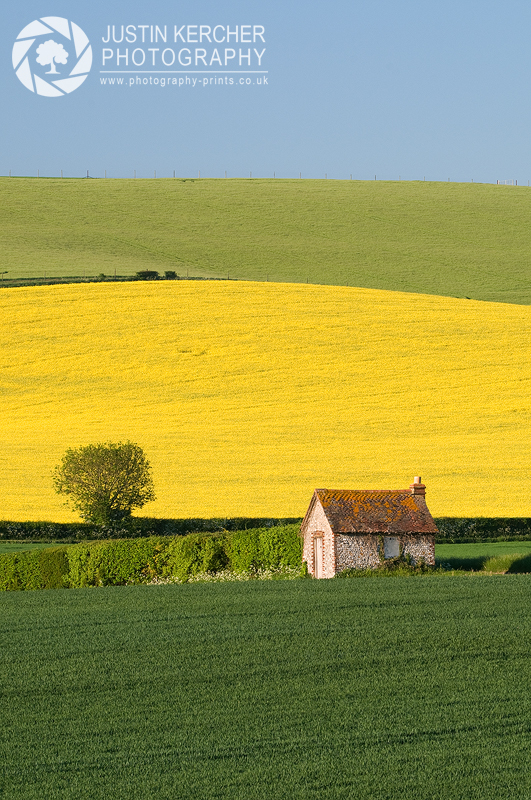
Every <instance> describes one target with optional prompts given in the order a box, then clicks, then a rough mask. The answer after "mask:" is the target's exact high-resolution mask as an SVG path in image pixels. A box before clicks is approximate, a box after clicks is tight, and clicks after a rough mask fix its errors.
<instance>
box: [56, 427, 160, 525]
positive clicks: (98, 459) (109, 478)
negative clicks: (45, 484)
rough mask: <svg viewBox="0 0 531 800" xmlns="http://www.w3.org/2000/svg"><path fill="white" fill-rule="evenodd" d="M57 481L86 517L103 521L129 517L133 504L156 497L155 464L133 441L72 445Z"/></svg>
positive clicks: (58, 488)
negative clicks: (153, 466)
mask: <svg viewBox="0 0 531 800" xmlns="http://www.w3.org/2000/svg"><path fill="white" fill-rule="evenodd" d="M53 482H54V486H55V490H56V491H57V492H58V493H59V494H65V495H68V500H67V503H69V504H70V505H72V506H73V507H74V509H75V510H76V511H78V512H79V513H80V515H81V516H82V517H83V519H86V520H87V521H89V522H95V523H98V524H100V525H106V524H111V523H113V522H120V521H122V520H125V519H128V518H129V517H130V516H131V512H132V510H133V508H142V506H143V505H145V504H146V503H148V502H149V501H151V500H154V499H155V491H154V487H153V478H152V477H151V465H150V463H149V461H148V460H147V458H146V456H145V455H144V451H143V450H142V448H141V447H140V446H139V445H137V444H134V443H133V442H118V443H117V444H113V443H112V442H108V443H107V444H89V445H87V446H86V447H78V448H75V449H74V448H71V449H69V450H67V451H66V453H65V454H64V456H63V460H62V462H61V464H59V466H57V467H56V468H55V470H54V473H53Z"/></svg>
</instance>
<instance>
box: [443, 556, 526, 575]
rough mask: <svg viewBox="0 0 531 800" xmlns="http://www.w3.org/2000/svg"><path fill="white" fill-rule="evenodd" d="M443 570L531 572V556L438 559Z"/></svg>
mask: <svg viewBox="0 0 531 800" xmlns="http://www.w3.org/2000/svg"><path fill="white" fill-rule="evenodd" d="M435 561H436V564H437V566H438V567H442V568H443V569H448V570H450V569H453V570H464V571H465V572H500V573H511V574H514V573H524V572H531V554H529V553H527V554H526V553H506V554H503V555H499V556H475V557H472V558H446V559H442V558H441V559H436V560H435Z"/></svg>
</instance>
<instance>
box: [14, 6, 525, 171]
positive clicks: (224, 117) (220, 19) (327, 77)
mask: <svg viewBox="0 0 531 800" xmlns="http://www.w3.org/2000/svg"><path fill="white" fill-rule="evenodd" d="M2 15H3V23H4V24H3V25H2V29H1V60H0V64H1V69H0V91H1V97H2V116H3V120H2V128H1V133H0V145H1V146H0V174H2V175H7V174H8V173H9V171H10V170H11V171H12V174H13V175H36V174H37V170H39V171H40V174H41V175H51V176H53V175H59V174H60V171H61V170H63V172H64V175H65V176H82V175H86V171H87V170H89V171H90V174H91V175H92V176H94V177H100V176H101V177H103V175H104V172H105V170H107V175H108V177H133V175H134V171H135V170H136V175H137V177H139V178H140V177H153V174H154V171H155V170H156V171H157V177H166V176H168V177H170V176H172V175H173V171H174V170H175V171H176V174H177V175H178V176H197V174H198V172H199V171H200V172H201V176H202V177H223V176H224V175H225V171H226V172H227V175H228V176H229V177H248V176H249V174H250V173H251V172H252V175H253V177H273V174H274V173H275V174H276V176H277V177H286V178H289V177H299V173H301V174H302V177H305V178H324V177H325V174H326V175H327V176H328V178H336V179H343V178H349V177H350V175H351V174H352V176H353V177H354V178H361V179H374V176H375V175H377V177H378V178H379V179H388V180H398V179H399V177H400V178H401V179H402V180H422V179H423V178H424V177H425V178H426V180H443V181H446V180H448V179H450V180H451V181H470V180H474V181H478V182H493V183H495V182H496V180H497V179H500V180H506V179H513V178H516V179H518V182H519V183H525V184H527V181H528V180H529V179H531V157H530V147H529V137H530V128H531V126H530V122H531V119H530V88H529V87H530V77H531V75H530V54H529V35H530V29H531V3H529V0H525V1H521V0H504V1H503V2H501V0H459V1H457V0H451V1H446V2H440V3H433V2H428V1H427V0H409V1H407V0H329V1H328V2H326V3H325V2H320V3H315V2H308V0H305V2H300V1H299V0H295V1H294V0H284V1H283V2H279V0H268V2H255V0H245V1H243V0H242V1H241V2H237V0H227V2H208V1H206V0H193V1H192V0H184V2H181V3H174V2H168V1H167V0H149V2H148V0H90V2H88V0H87V1H86V2H80V1H79V0H68V2H66V1H65V0H31V1H30V2H28V1H27V0H26V1H24V2H20V3H9V4H8V3H5V4H4V7H3V11H2ZM43 17H56V18H65V19H68V20H69V21H70V22H74V23H75V24H76V25H77V26H79V28H80V29H81V30H82V31H84V33H85V34H86V36H87V37H88V40H89V42H90V46H91V47H92V67H91V69H90V71H89V72H88V74H87V77H86V79H85V80H84V81H83V82H82V83H81V85H79V87H78V88H75V90H74V91H71V92H70V93H66V94H61V96H58V97H48V96H43V95H40V94H38V93H37V92H36V91H30V90H29V89H28V88H27V85H25V84H24V83H23V82H22V81H21V80H19V77H17V74H16V73H15V69H14V68H13V63H12V50H13V44H14V43H15V41H17V37H19V34H20V33H21V32H22V31H23V30H24V29H25V28H26V26H28V25H29V24H30V23H31V22H33V21H34V20H38V19H42V18H43ZM113 25H114V26H115V34H116V35H115V38H120V35H121V26H122V25H123V26H124V30H125V28H126V26H132V27H131V28H130V29H129V35H128V37H129V40H130V41H129V42H126V41H123V42H120V43H115V42H113V41H111V42H107V43H105V42H104V41H103V39H104V38H107V33H108V30H109V27H108V26H111V31H112V26H113ZM201 25H203V26H205V27H204V29H203V34H204V35H203V41H202V42H200V41H194V39H198V37H199V32H200V28H199V26H201ZM140 26H147V27H145V28H140ZM151 26H159V29H160V31H161V33H164V31H165V26H166V42H165V43H164V42H163V40H162V38H161V36H159V38H158V40H156V41H154V42H151V40H150V36H151ZM175 26H177V30H179V31H180V34H179V35H178V36H177V41H174V38H175ZM182 26H185V27H184V28H183V27H182ZM186 26H191V27H190V28H189V29H188V28H187V27H186ZM216 26H220V27H218V28H217V29H216V33H215V36H216V41H214V38H213V37H214V28H216ZM242 26H248V27H244V28H243V30H242ZM59 27H60V26H59ZM227 27H228V28H229V30H230V31H234V30H236V28H237V29H238V42H236V41H235V39H236V36H235V34H234V33H232V34H231V36H230V40H229V42H227V40H226V36H227ZM262 29H263V32H262ZM154 31H155V35H156V28H155V27H154ZM209 31H210V33H209ZM67 32H69V34H70V40H69V39H68V37H65V36H64V35H61V32H60V31H59V30H57V29H53V26H52V29H51V33H43V34H40V35H39V36H37V37H36V38H35V41H34V43H33V44H32V45H31V46H30V49H29V51H28V55H27V58H28V62H27V67H25V68H24V69H25V70H26V71H25V72H24V70H22V71H21V72H20V75H21V77H22V78H24V79H25V81H26V84H27V83H28V81H29V85H30V86H33V88H35V87H36V86H37V83H38V82H39V81H40V83H39V84H38V85H39V86H41V87H42V86H43V85H52V86H53V81H54V80H59V81H60V80H62V79H64V78H66V77H68V76H69V75H71V74H72V71H74V74H76V73H75V69H76V65H77V62H78V60H80V59H81V58H82V55H83V52H82V50H83V47H84V46H85V42H84V40H82V38H80V35H79V36H78V39H77V41H76V48H74V41H73V40H74V36H73V28H72V26H70V27H69V28H67ZM253 34H254V39H253ZM126 35H127V34H126V33H125V32H124V37H125V36H126ZM142 35H143V36H144V42H142ZM242 35H243V39H244V41H243V42H242V41H241V38H242ZM32 36H33V34H32ZM262 36H263V40H264V41H263V42H262ZM208 37H210V39H211V41H210V42H209V41H208ZM223 39H225V40H224V41H223ZM49 40H53V41H54V42H55V43H56V44H55V45H53V46H54V47H56V46H59V45H60V44H62V45H63V49H62V51H61V52H63V51H66V53H67V54H68V59H67V63H66V64H65V63H62V61H61V58H63V61H64V58H65V57H64V56H63V57H61V56H59V57H58V58H57V59H56V60H55V61H54V62H53V63H52V62H50V61H49V62H47V63H45V64H38V63H37V55H36V48H37V46H38V45H39V44H43V43H44V42H46V41H49ZM183 40H184V41H183ZM21 41H22V47H24V46H25V45H24V43H28V45H29V43H30V39H29V37H28V36H27V35H26V36H23V37H22V39H21V40H20V39H19V44H20V42H21ZM105 48H106V50H105ZM149 48H152V49H155V50H156V48H158V50H156V52H152V51H150V50H149ZM76 49H78V50H79V53H76ZM85 49H86V47H85ZM126 49H127V50H128V53H127V56H126ZM163 50H165V55H164V60H165V64H163V63H162V61H161V59H162V54H163ZM196 50H199V54H197V52H196ZM240 50H241V51H242V54H243V60H242V62H241V63H239V61H240ZM264 50H265V52H262V51H264ZM117 51H119V54H120V55H121V60H120V62H119V63H117V55H118V53H117ZM133 51H135V53H134V55H133ZM256 51H257V53H258V54H261V55H260V59H259V57H258V55H257V54H256ZM21 52H22V50H21V49H19V51H18V53H19V56H18V57H20V53H21ZM46 52H48V51H46ZM233 52H234V55H232V53H233ZM43 53H44V51H43V50H41V55H40V56H39V57H40V59H41V60H43V61H46V58H45V56H44V55H42V54H43ZM248 54H249V59H247V55H248ZM187 57H189V58H190V59H191V64H190V65H187V64H186V60H187ZM133 58H134V59H135V62H136V63H133ZM172 58H173V59H174V62H173V64H172V63H171V60H172ZM153 59H154V60H155V62H154V63H153ZM197 59H198V61H197V63H195V61H196V60H197ZM142 60H144V63H143V64H141V62H142ZM179 60H180V63H179ZM126 62H127V63H126ZM23 63H24V60H23V59H22V61H19V62H17V65H16V66H17V70H19V66H20V64H23ZM139 65H140V66H139ZM86 67H87V57H85V61H84V64H81V66H80V67H79V69H80V71H81V72H83V69H84V70H85V72H86ZM104 69H105V70H107V71H106V72H102V70H104ZM117 69H120V70H122V72H121V73H119V74H118V73H115V72H112V73H111V72H109V70H117ZM55 70H57V74H56V73H55ZM124 70H128V71H127V72H123V71H124ZM141 70H143V71H142V72H141ZM154 70H157V72H154ZM165 70H173V72H172V73H167V72H165ZM192 70H193V72H192ZM206 70H209V72H206ZM240 70H247V72H246V73H243V72H239V71H240ZM250 70H252V72H251V71H250ZM77 74H78V75H79V74H80V72H78V73H77ZM28 75H29V77H28ZM35 75H37V77H35ZM110 78H114V79H115V84H114V85H109V83H108V81H109V79H110ZM118 78H120V79H122V80H123V83H122V84H120V85H119V84H117V83H116V81H117V80H118ZM186 78H188V79H189V80H190V81H191V83H190V84H188V85H187V84H186V82H185V83H184V84H183V85H181V86H179V80H180V79H182V80H184V81H186ZM194 78H195V79H196V85H195V86H194V85H193V79H194ZM231 78H232V80H233V83H232V84H230V82H229V81H230V79H231ZM145 79H146V80H147V81H148V82H147V85H144V80H145ZM211 79H214V80H212V81H211ZM225 79H227V83H225ZM103 80H106V81H107V83H105V84H104V83H103V82H102V81H103ZM155 80H158V83H155ZM163 80H164V86H162V85H161V84H162V82H163ZM174 80H175V83H173V81H174ZM240 80H243V81H244V83H243V85H241V84H240ZM247 80H250V81H251V85H247V84H246V83H245V81H247ZM32 81H34V82H33V83H32ZM43 81H44V83H43ZM149 81H150V82H149ZM168 81H170V82H168ZM205 81H207V82H208V85H203V84H204V83H205ZM214 81H217V83H215V82H214ZM221 81H223V83H222V82H221ZM259 81H260V83H259ZM130 83H132V85H129V84H130ZM58 85H59V84H58ZM65 85H66V84H63V87H64V86H65ZM69 86H70V87H71V86H72V84H70V85H69ZM52 91H56V90H54V89H52Z"/></svg>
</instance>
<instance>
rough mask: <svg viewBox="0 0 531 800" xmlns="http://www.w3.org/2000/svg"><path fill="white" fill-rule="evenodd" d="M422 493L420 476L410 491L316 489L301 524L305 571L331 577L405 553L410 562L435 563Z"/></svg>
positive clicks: (431, 523) (432, 532)
mask: <svg viewBox="0 0 531 800" xmlns="http://www.w3.org/2000/svg"><path fill="white" fill-rule="evenodd" d="M425 494H426V487H425V485H424V484H423V483H422V482H421V479H420V477H417V478H415V479H414V481H413V483H412V484H411V486H410V487H409V489H396V490H391V491H384V490H380V489H371V490H361V491H358V490H355V491H349V490H342V489H340V490H335V489H316V490H315V492H314V494H313V497H312V500H311V503H310V507H309V508H308V511H307V512H306V516H305V517H304V520H303V522H302V525H301V536H302V537H303V539H304V545H303V554H302V559H303V561H306V563H307V565H308V572H310V573H311V574H312V575H313V576H314V577H315V578H333V577H334V575H335V574H336V573H338V572H341V571H342V570H344V569H350V568H352V567H354V568H356V569H367V568H368V567H370V568H373V567H377V566H379V565H380V564H381V562H382V560H384V559H386V558H396V557H398V556H406V555H409V556H410V558H411V560H412V561H413V563H417V562H419V561H421V560H422V561H424V562H425V563H426V564H434V563H435V538H434V536H435V534H436V533H437V527H436V525H435V522H434V521H433V517H432V516H431V514H430V512H429V511H428V507H427V505H426V500H425V499H424V497H425Z"/></svg>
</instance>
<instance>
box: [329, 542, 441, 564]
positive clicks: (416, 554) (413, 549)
mask: <svg viewBox="0 0 531 800" xmlns="http://www.w3.org/2000/svg"><path fill="white" fill-rule="evenodd" d="M392 538H394V539H398V540H399V543H400V554H401V555H402V556H406V555H409V556H411V560H412V561H413V563H414V564H416V563H418V562H419V561H424V562H425V563H426V564H435V539H434V537H433V535H432V534H414V535H409V534H402V535H396V536H392ZM335 540H336V542H335V544H336V565H335V567H336V569H335V571H336V572H341V571H342V570H344V569H373V568H374V567H379V566H380V564H381V561H380V547H381V543H380V542H381V540H380V536H378V535H376V534H372V533H371V534H354V533H350V534H349V533H336V535H335ZM382 556H383V553H382Z"/></svg>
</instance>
